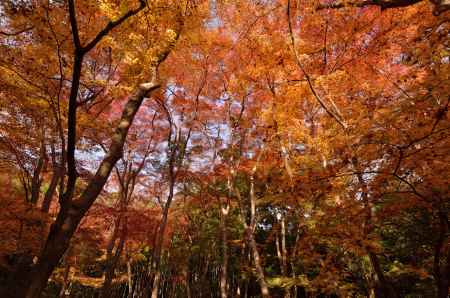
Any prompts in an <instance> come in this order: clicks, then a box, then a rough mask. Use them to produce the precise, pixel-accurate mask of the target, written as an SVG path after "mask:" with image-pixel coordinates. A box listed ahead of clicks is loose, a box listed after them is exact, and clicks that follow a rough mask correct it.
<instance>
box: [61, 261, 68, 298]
mask: <svg viewBox="0 0 450 298" xmlns="http://www.w3.org/2000/svg"><path fill="white" fill-rule="evenodd" d="M69 274H70V264H69V262H67V258H66V267H65V269H64V280H63V285H62V287H61V291H59V297H60V298H63V297H66V290H67V286H68V285H69Z"/></svg>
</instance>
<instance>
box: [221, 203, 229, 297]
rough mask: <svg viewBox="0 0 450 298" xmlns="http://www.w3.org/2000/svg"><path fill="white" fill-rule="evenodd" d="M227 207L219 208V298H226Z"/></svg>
mask: <svg viewBox="0 0 450 298" xmlns="http://www.w3.org/2000/svg"><path fill="white" fill-rule="evenodd" d="M229 208H230V207H229V205H228V204H227V206H226V207H225V206H220V233H221V238H222V264H221V270H220V297H221V298H227V297H228V293H227V276H228V234H227V216H228V212H229V210H230V209H229Z"/></svg>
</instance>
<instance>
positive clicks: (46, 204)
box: [41, 143, 64, 213]
mask: <svg viewBox="0 0 450 298" xmlns="http://www.w3.org/2000/svg"><path fill="white" fill-rule="evenodd" d="M50 148H51V158H52V167H53V174H52V179H51V181H50V185H49V187H48V189H47V191H46V192H45V196H44V200H43V201H42V206H41V210H42V212H45V213H48V211H49V210H50V205H51V203H52V199H53V195H54V194H55V191H56V188H57V187H58V182H59V179H61V177H62V176H63V171H64V170H63V169H62V167H64V166H63V163H61V165H58V164H57V161H56V151H55V145H54V144H53V143H51V144H50Z"/></svg>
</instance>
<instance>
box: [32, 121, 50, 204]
mask: <svg viewBox="0 0 450 298" xmlns="http://www.w3.org/2000/svg"><path fill="white" fill-rule="evenodd" d="M43 131H44V128H42V133H41V138H42V139H41V147H40V149H39V158H38V161H37V164H36V168H35V169H34V171H33V177H32V179H31V203H32V204H36V203H37V202H38V200H39V193H40V189H41V183H42V178H41V172H42V169H43V168H44V164H45V163H46V160H47V154H46V148H45V140H44V138H45V136H44V132H43Z"/></svg>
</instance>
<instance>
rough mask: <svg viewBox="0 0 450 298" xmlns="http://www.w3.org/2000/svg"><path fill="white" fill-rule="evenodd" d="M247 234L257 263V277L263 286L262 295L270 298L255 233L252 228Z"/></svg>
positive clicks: (261, 286) (254, 260)
mask: <svg viewBox="0 0 450 298" xmlns="http://www.w3.org/2000/svg"><path fill="white" fill-rule="evenodd" d="M247 234H248V236H247V237H248V242H249V246H250V249H251V251H252V256H253V262H254V264H255V269H256V277H257V279H258V283H259V287H260V288H261V295H262V297H263V298H269V297H270V295H269V287H268V286H267V283H266V279H265V276H264V269H263V267H262V265H261V257H260V255H259V252H258V247H257V244H256V241H255V237H254V235H253V232H252V231H250V230H248V232H247Z"/></svg>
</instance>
